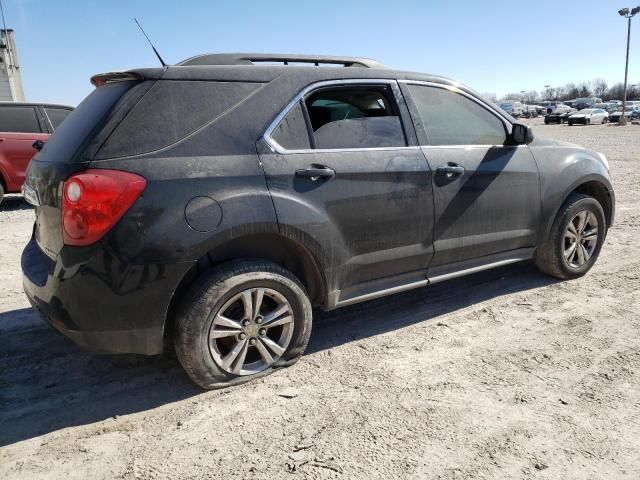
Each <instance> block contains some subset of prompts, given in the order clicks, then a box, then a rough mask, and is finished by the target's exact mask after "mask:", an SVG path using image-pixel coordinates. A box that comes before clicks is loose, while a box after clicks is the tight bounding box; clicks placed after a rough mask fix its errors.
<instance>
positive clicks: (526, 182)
mask: <svg viewBox="0 0 640 480" xmlns="http://www.w3.org/2000/svg"><path fill="white" fill-rule="evenodd" d="M402 88H403V92H404V93H405V95H406V96H407V97H408V98H409V105H410V110H411V114H412V116H413V117H414V121H415V123H416V128H417V131H418V137H419V141H420V144H421V145H422V150H423V152H424V155H425V157H426V159H427V161H428V162H429V165H430V167H431V169H432V170H433V172H434V176H433V188H434V203H435V226H434V249H435V254H434V257H433V260H432V262H431V266H430V270H429V276H430V277H432V276H436V275H439V274H444V273H447V272H448V271H450V270H456V269H459V268H463V267H464V266H465V262H467V264H468V261H470V260H474V259H476V260H480V261H482V259H483V257H485V259H489V258H490V256H491V255H494V254H500V253H503V252H510V251H517V250H518V249H523V248H528V247H534V246H535V244H536V238H537V231H538V225H539V221H540V185H539V174H538V168H537V164H536V162H535V159H534V157H533V155H532V154H531V152H530V150H529V147H527V146H526V145H510V144H509V142H508V128H509V124H508V123H507V122H506V121H505V119H504V118H502V117H501V116H500V115H499V114H498V113H497V112H496V111H495V110H493V109H492V108H491V107H490V106H488V105H486V104H484V103H483V102H482V101H481V100H479V99H476V98H475V97H473V96H472V95H470V94H467V93H465V92H462V91H459V90H457V89H455V88H443V86H437V85H433V84H424V83H412V82H406V83H404V84H403V85H402ZM460 262H461V263H460Z"/></svg>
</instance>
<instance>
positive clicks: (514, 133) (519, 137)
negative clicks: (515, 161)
mask: <svg viewBox="0 0 640 480" xmlns="http://www.w3.org/2000/svg"><path fill="white" fill-rule="evenodd" d="M511 141H512V142H513V143H515V144H516V145H526V144H529V143H531V142H532V141H533V130H531V127H527V126H526V125H523V124H522V123H514V124H513V128H512V130H511Z"/></svg>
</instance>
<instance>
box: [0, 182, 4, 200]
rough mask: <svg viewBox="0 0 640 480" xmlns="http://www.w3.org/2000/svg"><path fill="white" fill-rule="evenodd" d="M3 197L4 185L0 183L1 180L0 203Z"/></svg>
mask: <svg viewBox="0 0 640 480" xmlns="http://www.w3.org/2000/svg"><path fill="white" fill-rule="evenodd" d="M3 199H4V186H3V185H2V182H0V204H1V203H2V200H3Z"/></svg>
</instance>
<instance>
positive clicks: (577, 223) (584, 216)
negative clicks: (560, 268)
mask: <svg viewBox="0 0 640 480" xmlns="http://www.w3.org/2000/svg"><path fill="white" fill-rule="evenodd" d="M597 245H598V220H597V218H596V216H595V215H594V214H593V212H591V211H589V210H583V211H582V212H579V213H577V214H576V215H575V216H574V217H573V218H572V219H571V221H570V222H569V224H568V225H567V228H566V230H565V232H564V237H563V254H564V259H565V261H566V262H567V265H569V267H571V268H581V267H582V266H584V265H585V264H586V263H587V262H588V261H589V260H590V259H591V257H592V255H593V252H594V251H595V249H596V246H597Z"/></svg>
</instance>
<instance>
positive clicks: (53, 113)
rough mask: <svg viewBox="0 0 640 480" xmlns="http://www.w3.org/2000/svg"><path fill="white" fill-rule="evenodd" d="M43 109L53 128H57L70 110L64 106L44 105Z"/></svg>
mask: <svg viewBox="0 0 640 480" xmlns="http://www.w3.org/2000/svg"><path fill="white" fill-rule="evenodd" d="M44 111H45V113H46V114H47V117H49V121H50V122H51V126H52V127H53V129H54V130H55V129H56V128H58V127H59V126H60V124H61V123H62V122H63V121H64V119H65V118H67V117H68V116H69V114H70V113H71V110H68V109H66V108H51V107H45V109H44Z"/></svg>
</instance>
